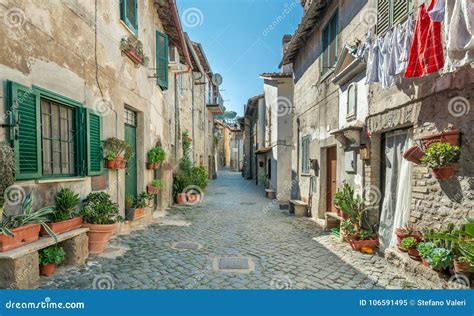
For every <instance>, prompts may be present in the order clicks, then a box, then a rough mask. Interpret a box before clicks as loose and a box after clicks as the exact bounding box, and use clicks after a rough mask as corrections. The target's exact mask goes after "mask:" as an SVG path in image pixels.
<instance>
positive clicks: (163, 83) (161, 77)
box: [156, 31, 168, 90]
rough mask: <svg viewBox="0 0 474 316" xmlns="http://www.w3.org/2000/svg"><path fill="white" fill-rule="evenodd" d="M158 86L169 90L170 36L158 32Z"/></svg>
mask: <svg viewBox="0 0 474 316" xmlns="http://www.w3.org/2000/svg"><path fill="white" fill-rule="evenodd" d="M156 84H157V85H159V86H160V87H161V88H162V89H163V90H166V89H168V35H166V34H164V33H160V32H158V31H157V32H156Z"/></svg>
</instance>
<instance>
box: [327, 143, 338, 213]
mask: <svg viewBox="0 0 474 316" xmlns="http://www.w3.org/2000/svg"><path fill="white" fill-rule="evenodd" d="M326 162H327V163H326V212H337V210H336V207H335V206H334V195H335V194H336V190H337V184H336V172H337V153H336V147H330V148H328V149H327V151H326Z"/></svg>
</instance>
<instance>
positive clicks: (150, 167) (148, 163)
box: [146, 162, 155, 170]
mask: <svg viewBox="0 0 474 316" xmlns="http://www.w3.org/2000/svg"><path fill="white" fill-rule="evenodd" d="M146 168H147V170H153V169H155V164H154V163H153V162H147V163H146Z"/></svg>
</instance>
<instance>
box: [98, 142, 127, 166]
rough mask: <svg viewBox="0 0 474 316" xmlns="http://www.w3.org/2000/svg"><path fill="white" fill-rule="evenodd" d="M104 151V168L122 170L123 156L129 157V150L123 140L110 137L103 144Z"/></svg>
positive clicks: (123, 164)
mask: <svg viewBox="0 0 474 316" xmlns="http://www.w3.org/2000/svg"><path fill="white" fill-rule="evenodd" d="M104 149H105V152H106V154H105V160H106V163H105V167H106V168H109V169H123V168H125V164H126V160H125V156H126V155H130V153H131V148H130V146H129V145H128V144H127V143H126V142H125V141H123V140H120V139H118V138H116V137H110V138H108V139H106V140H105V142H104Z"/></svg>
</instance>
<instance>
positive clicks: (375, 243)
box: [349, 236, 379, 251]
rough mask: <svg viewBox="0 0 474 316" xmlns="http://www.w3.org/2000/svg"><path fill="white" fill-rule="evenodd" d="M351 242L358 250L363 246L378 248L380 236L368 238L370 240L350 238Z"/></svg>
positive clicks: (353, 247) (354, 248)
mask: <svg viewBox="0 0 474 316" xmlns="http://www.w3.org/2000/svg"><path fill="white" fill-rule="evenodd" d="M349 244H350V245H351V247H352V249H353V250H357V251H360V250H361V249H362V247H368V248H372V249H375V248H377V246H378V244H379V238H378V236H374V239H368V240H358V239H355V238H351V239H350V240H349Z"/></svg>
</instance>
